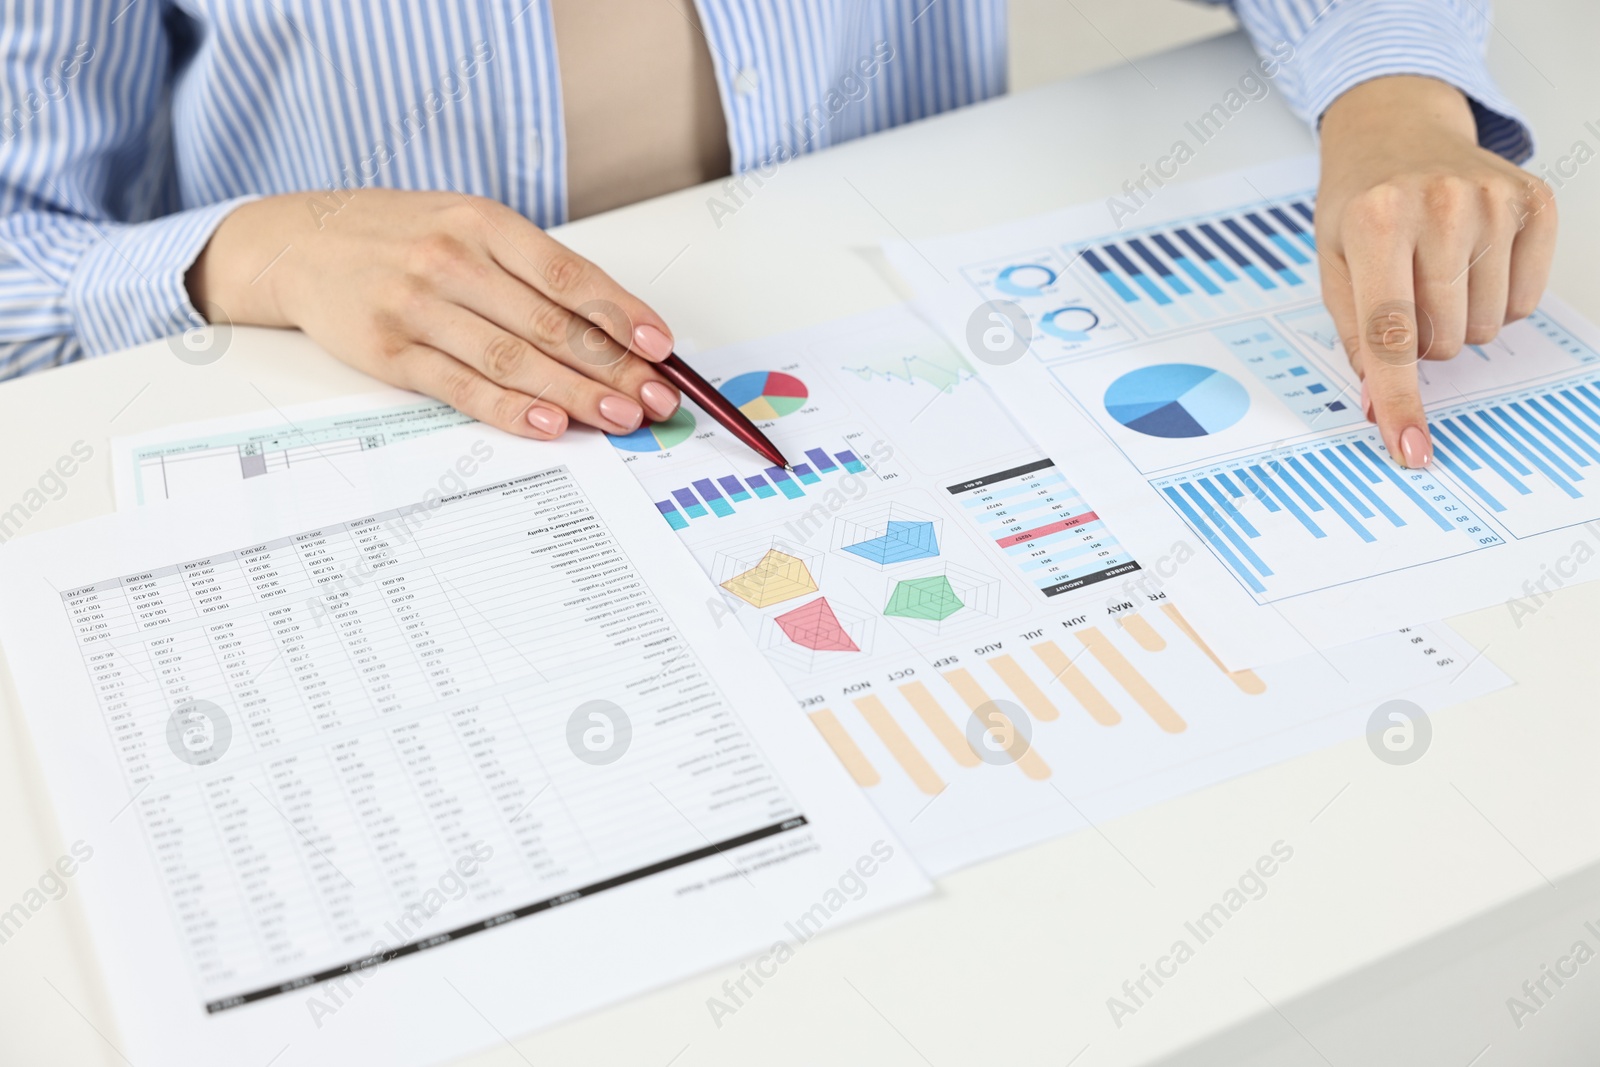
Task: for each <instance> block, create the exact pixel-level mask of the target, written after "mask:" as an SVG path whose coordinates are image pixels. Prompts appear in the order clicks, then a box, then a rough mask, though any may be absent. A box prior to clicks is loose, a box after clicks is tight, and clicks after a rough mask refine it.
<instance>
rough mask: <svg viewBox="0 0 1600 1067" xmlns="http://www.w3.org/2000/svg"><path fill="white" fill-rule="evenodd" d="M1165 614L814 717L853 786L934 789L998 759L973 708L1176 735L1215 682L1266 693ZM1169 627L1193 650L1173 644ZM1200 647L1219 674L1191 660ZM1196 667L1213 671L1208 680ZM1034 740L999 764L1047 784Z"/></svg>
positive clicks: (1044, 644)
mask: <svg viewBox="0 0 1600 1067" xmlns="http://www.w3.org/2000/svg"><path fill="white" fill-rule="evenodd" d="M1163 609H1164V610H1163V612H1162V617H1164V619H1165V620H1166V621H1165V622H1164V623H1162V624H1161V625H1160V626H1159V627H1158V626H1157V624H1156V623H1155V622H1153V621H1152V620H1151V619H1147V618H1146V617H1145V616H1143V615H1140V614H1129V615H1126V616H1124V617H1123V618H1122V619H1121V620H1119V621H1117V622H1111V623H1110V624H1108V625H1099V626H1094V625H1091V626H1080V627H1077V628H1075V629H1070V630H1062V631H1061V632H1060V633H1059V634H1058V635H1056V636H1052V637H1048V638H1044V639H1042V640H1035V641H1033V642H1031V643H1029V644H1026V645H1024V646H1022V647H1019V648H1017V649H1016V650H1014V651H1003V652H999V653H997V654H993V655H988V656H985V657H983V658H982V659H975V660H973V661H971V662H970V663H968V662H963V663H962V664H961V665H960V666H952V667H950V668H948V669H945V670H942V671H939V672H938V673H937V674H935V675H931V676H929V677H928V678H927V679H913V680H909V681H905V682H901V683H899V684H897V685H895V686H893V687H892V689H891V688H885V689H884V690H882V691H881V692H878V693H874V694H869V695H864V696H858V697H854V698H852V699H849V700H847V701H844V702H841V704H840V706H839V707H838V708H837V709H835V708H833V707H827V708H819V709H816V710H813V711H810V712H809V713H808V714H809V717H810V719H811V722H812V724H813V725H814V726H816V728H817V729H818V731H819V732H821V734H822V736H823V738H824V739H825V740H826V741H827V742H828V745H829V747H830V748H832V749H833V752H834V754H835V755H836V756H837V757H838V758H839V761H840V762H841V763H843V764H844V766H845V769H846V770H848V771H849V772H850V774H851V776H852V777H853V778H854V779H855V780H856V782H857V784H859V785H862V786H864V787H871V786H876V785H879V784H881V783H883V782H884V781H885V780H886V779H887V778H893V777H897V776H898V777H899V778H900V779H901V780H902V781H903V782H908V783H909V784H911V785H912V786H914V787H915V788H916V789H917V790H918V791H919V792H921V793H923V794H924V795H927V796H935V795H937V794H939V793H940V792H941V791H943V790H944V788H945V787H946V786H947V785H949V779H950V778H951V777H953V776H954V775H955V774H960V773H964V772H966V771H971V770H974V769H976V768H978V767H980V765H981V764H982V763H985V762H991V761H986V760H983V759H982V758H981V757H980V755H979V754H978V753H977V752H976V751H975V748H974V746H973V743H972V740H971V734H970V732H969V729H968V725H969V724H968V719H969V718H970V717H971V716H973V715H975V714H983V715H984V716H985V718H986V719H988V720H989V721H990V722H993V717H994V715H995V713H996V710H997V709H1001V710H1000V713H1001V714H1005V711H1007V710H1009V711H1010V712H1011V713H1012V714H1013V715H1014V716H1019V717H1025V718H1026V719H1027V720H1028V721H1027V722H1026V723H1022V724H1020V725H1021V726H1022V727H1023V729H1022V730H1021V733H1022V734H1023V735H1024V736H1028V735H1033V736H1038V735H1035V734H1034V730H1033V729H1032V728H1031V726H1032V724H1034V723H1039V724H1054V723H1058V722H1059V723H1060V725H1061V727H1062V728H1066V729H1076V728H1079V727H1085V726H1087V727H1090V728H1095V727H1119V726H1121V727H1124V728H1126V727H1125V724H1127V723H1129V722H1133V723H1137V724H1139V725H1138V726H1137V727H1135V729H1141V730H1142V729H1148V728H1150V727H1154V729H1155V730H1156V731H1157V732H1159V733H1160V734H1165V735H1168V736H1169V737H1170V736H1173V735H1178V734H1182V733H1184V732H1186V731H1187V730H1188V729H1189V721H1188V718H1187V717H1186V715H1187V712H1186V711H1185V710H1184V708H1183V706H1184V704H1185V703H1186V700H1185V698H1186V697H1192V696H1193V695H1194V694H1195V693H1196V692H1197V691H1198V690H1200V689H1213V690H1214V691H1215V692H1214V693H1213V694H1212V697H1211V699H1212V701H1213V702H1214V701H1215V700H1216V699H1217V697H1218V696H1221V698H1222V700H1223V702H1224V703H1225V704H1228V705H1234V706H1237V707H1241V708H1244V707H1248V706H1249V705H1250V703H1251V702H1252V701H1253V700H1259V699H1260V698H1262V697H1263V695H1264V694H1266V693H1267V692H1268V686H1267V684H1266V683H1265V682H1264V681H1263V680H1262V679H1261V677H1260V676H1259V675H1258V674H1256V673H1255V672H1254V671H1238V672H1234V673H1231V674H1230V673H1228V672H1226V671H1223V670H1222V669H1221V667H1220V665H1217V664H1216V660H1215V657H1214V656H1212V655H1211V650H1210V649H1209V648H1207V647H1206V645H1205V643H1204V642H1203V641H1201V640H1200V638H1199V637H1198V636H1197V635H1196V634H1195V632H1194V630H1193V628H1191V627H1190V626H1189V623H1188V620H1186V619H1185V618H1184V617H1183V615H1182V613H1181V612H1180V611H1179V610H1178V609H1177V607H1176V606H1174V605H1172V604H1166V605H1163ZM1164 629H1170V630H1171V631H1172V633H1173V637H1174V639H1175V640H1179V641H1182V642H1183V643H1184V644H1186V645H1189V646H1191V647H1190V648H1189V649H1188V650H1187V651H1186V652H1179V651H1174V650H1173V648H1172V642H1170V641H1169V639H1168V636H1167V634H1166V633H1163V632H1162V631H1163V630H1164ZM1180 634H1181V635H1182V637H1178V635H1180ZM996 647H999V646H996ZM1196 652H1198V653H1200V654H1201V655H1203V656H1204V657H1205V658H1206V659H1208V660H1210V661H1211V663H1212V664H1213V665H1214V666H1216V670H1215V671H1209V670H1208V669H1207V668H1204V667H1203V666H1202V665H1201V663H1199V662H1196V657H1195V655H1194V653H1196ZM1198 671H1208V673H1209V678H1208V677H1205V676H1202V675H1199V674H1198V673H1197V672H1198ZM1211 679H1215V681H1212V680H1211ZM1219 683H1220V684H1219ZM1012 725H1013V726H1015V725H1017V724H1015V723H1013V724H1012ZM1038 739H1039V741H1040V744H1037V745H1035V744H1028V745H1024V746H1015V747H1014V749H1013V751H1012V753H1011V755H1012V758H1010V759H1006V760H1002V761H1001V762H1002V763H1005V764H1011V765H1013V766H1014V767H1015V772H1014V773H1017V774H1019V775H1020V776H1021V777H1022V778H1024V779H1031V780H1033V781H1046V780H1048V779H1049V778H1051V777H1052V776H1053V775H1054V774H1055V773H1056V772H1055V767H1054V763H1055V759H1056V757H1055V756H1053V755H1047V754H1046V753H1045V752H1044V748H1045V747H1047V746H1046V744H1045V738H1043V737H1042V736H1040V737H1039V738H1038Z"/></svg>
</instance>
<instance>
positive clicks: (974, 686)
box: [944, 667, 1050, 781]
mask: <svg viewBox="0 0 1600 1067" xmlns="http://www.w3.org/2000/svg"><path fill="white" fill-rule="evenodd" d="M944 680H945V681H947V682H949V683H950V687H951V688H952V689H954V690H955V691H956V693H957V694H958V695H959V696H960V697H961V699H962V700H963V701H965V702H966V705H967V707H968V708H970V709H972V710H973V711H975V712H976V711H979V709H982V714H983V716H984V719H985V722H986V725H987V726H988V728H989V730H990V733H991V735H993V734H995V733H999V734H1001V735H1003V736H1005V737H1008V738H1010V739H1011V742H1010V745H1009V746H1008V748H1007V752H1008V753H1009V754H1010V755H1011V758H1012V762H1014V763H1015V764H1016V765H1017V767H1018V768H1019V769H1020V770H1021V771H1022V773H1023V774H1025V775H1027V776H1028V777H1029V778H1032V779H1034V780H1035V781H1042V780H1043V779H1046V778H1048V777H1050V765H1049V764H1047V763H1045V761H1044V757H1042V756H1040V755H1039V753H1038V752H1037V751H1035V750H1034V748H1033V747H1032V746H1031V745H1028V743H1027V742H1026V741H1024V740H1023V735H1022V734H1021V733H1020V732H1019V731H1018V730H1017V726H1016V724H1015V723H1013V722H1012V721H1011V717H1010V716H1008V715H1007V714H1006V713H1005V712H1004V711H1002V710H1001V709H1000V708H998V707H996V706H995V704H994V702H993V701H992V700H991V699H990V697H989V694H987V693H985V692H984V691H983V687H982V686H981V685H979V684H978V680H977V679H976V678H974V677H973V676H972V674H971V672H969V671H967V670H966V669H965V668H961V667H957V668H956V669H955V670H950V671H945V672H944Z"/></svg>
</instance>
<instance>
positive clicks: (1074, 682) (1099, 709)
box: [1032, 641, 1122, 726]
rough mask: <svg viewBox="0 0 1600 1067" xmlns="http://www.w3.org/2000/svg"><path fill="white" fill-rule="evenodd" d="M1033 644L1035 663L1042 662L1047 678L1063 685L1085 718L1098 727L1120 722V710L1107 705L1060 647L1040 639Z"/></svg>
mask: <svg viewBox="0 0 1600 1067" xmlns="http://www.w3.org/2000/svg"><path fill="white" fill-rule="evenodd" d="M1032 647H1033V654H1034V655H1035V656H1038V657H1039V662H1040V663H1043V664H1044V669H1045V670H1047V671H1049V672H1050V675H1051V677H1053V678H1054V679H1055V680H1056V681H1058V682H1060V683H1061V684H1062V685H1063V686H1065V687H1066V690H1067V692H1069V693H1071V694H1072V696H1073V699H1075V700H1076V701H1077V702H1078V703H1079V704H1081V705H1083V710H1084V711H1087V712H1088V713H1089V717H1090V718H1092V719H1094V721H1095V722H1097V723H1099V724H1100V725H1101V726H1115V725H1117V723H1119V722H1121V721H1122V714H1121V712H1119V711H1117V709H1116V708H1114V707H1112V706H1111V701H1109V700H1107V699H1106V696H1105V694H1104V693H1102V692H1100V690H1098V689H1096V688H1095V685H1094V683H1093V682H1091V681H1090V680H1089V679H1088V678H1085V677H1084V675H1083V672H1082V671H1080V670H1079V669H1078V667H1077V664H1075V663H1073V662H1072V660H1071V659H1070V658H1069V657H1068V656H1067V654H1066V653H1065V652H1063V651H1061V646H1060V645H1058V644H1056V643H1055V642H1054V641H1040V642H1039V643H1038V644H1037V645H1034V646H1032Z"/></svg>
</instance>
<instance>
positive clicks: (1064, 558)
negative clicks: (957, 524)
mask: <svg viewBox="0 0 1600 1067" xmlns="http://www.w3.org/2000/svg"><path fill="white" fill-rule="evenodd" d="M947 492H949V494H950V495H951V496H952V497H953V498H955V501H956V503H957V504H959V505H960V506H961V507H962V508H963V509H964V510H965V512H966V514H967V516H968V517H969V518H970V519H971V520H972V521H973V523H974V524H975V525H976V526H977V527H978V528H979V529H980V530H981V531H982V532H983V533H984V535H985V536H987V537H989V538H991V539H992V540H993V541H994V543H995V545H996V546H997V547H998V548H999V549H1000V551H1001V552H1003V553H1004V554H1005V555H1006V557H1007V558H1009V559H1010V560H1011V564H1012V566H1013V567H1014V568H1016V570H1017V572H1018V573H1019V574H1021V576H1022V577H1023V578H1024V579H1025V580H1026V581H1027V582H1028V584H1029V585H1031V586H1032V587H1033V588H1035V589H1037V590H1038V591H1039V592H1041V593H1043V594H1044V595H1045V596H1047V597H1049V596H1058V595H1060V594H1062V593H1070V592H1072V591H1074V590H1077V589H1082V588H1083V587H1085V586H1089V585H1094V584H1095V583H1097V582H1103V581H1106V580H1108V579H1111V578H1117V577H1120V576H1122V575H1125V574H1131V573H1132V572H1134V571H1137V570H1138V569H1139V564H1138V563H1137V562H1136V561H1135V560H1134V559H1133V557H1132V556H1130V555H1129V554H1128V553H1127V551H1126V550H1125V549H1124V548H1123V547H1122V546H1121V545H1119V544H1118V543H1117V539H1116V538H1115V537H1113V536H1111V533H1110V531H1108V530H1107V529H1106V525H1105V523H1104V522H1102V521H1101V519H1100V516H1098V515H1096V514H1095V512H1094V510H1093V509H1092V508H1090V507H1089V505H1088V504H1087V503H1086V502H1085V501H1084V499H1083V497H1082V495H1080V494H1079V493H1078V491H1077V490H1076V489H1074V488H1073V487H1072V485H1071V484H1070V483H1069V482H1068V481H1067V479H1066V477H1065V476H1064V475H1063V474H1062V473H1061V471H1060V469H1059V468H1057V467H1056V465H1055V463H1054V462H1053V461H1051V460H1049V459H1040V460H1036V461H1034V462H1031V463H1026V464H1022V465H1020V466H1016V467H1011V468H1007V469H1005V470H1001V471H996V472H994V473H993V474H986V475H982V476H980V477H976V478H970V479H968V480H966V481H963V482H960V483H958V484H956V485H952V486H948V487H947Z"/></svg>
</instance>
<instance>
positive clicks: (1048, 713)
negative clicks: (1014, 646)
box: [989, 656, 1061, 722]
mask: <svg viewBox="0 0 1600 1067" xmlns="http://www.w3.org/2000/svg"><path fill="white" fill-rule="evenodd" d="M989 666H990V667H992V668H993V669H994V673H996V674H998V675H999V676H1000V680H1001V681H1002V682H1004V683H1006V687H1007V688H1008V689H1010V690H1011V692H1013V693H1014V694H1016V697H1017V700H1018V701H1020V702H1021V703H1022V706H1023V707H1025V708H1027V709H1028V714H1029V715H1032V716H1033V717H1034V718H1035V719H1038V720H1039V721H1040V722H1053V721H1054V720H1056V719H1059V718H1060V717H1061V713H1060V712H1059V711H1057V710H1056V706H1055V705H1054V704H1052V703H1050V698H1049V697H1047V696H1045V695H1044V690H1042V689H1040V688H1039V687H1038V685H1036V684H1035V683H1034V680H1033V679H1032V678H1030V677H1028V674H1027V672H1026V671H1024V670H1023V669H1022V665H1021V664H1019V663H1018V662H1017V661H1016V660H1014V659H1012V658H1011V657H1010V656H996V657H994V658H993V659H991V660H989Z"/></svg>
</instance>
